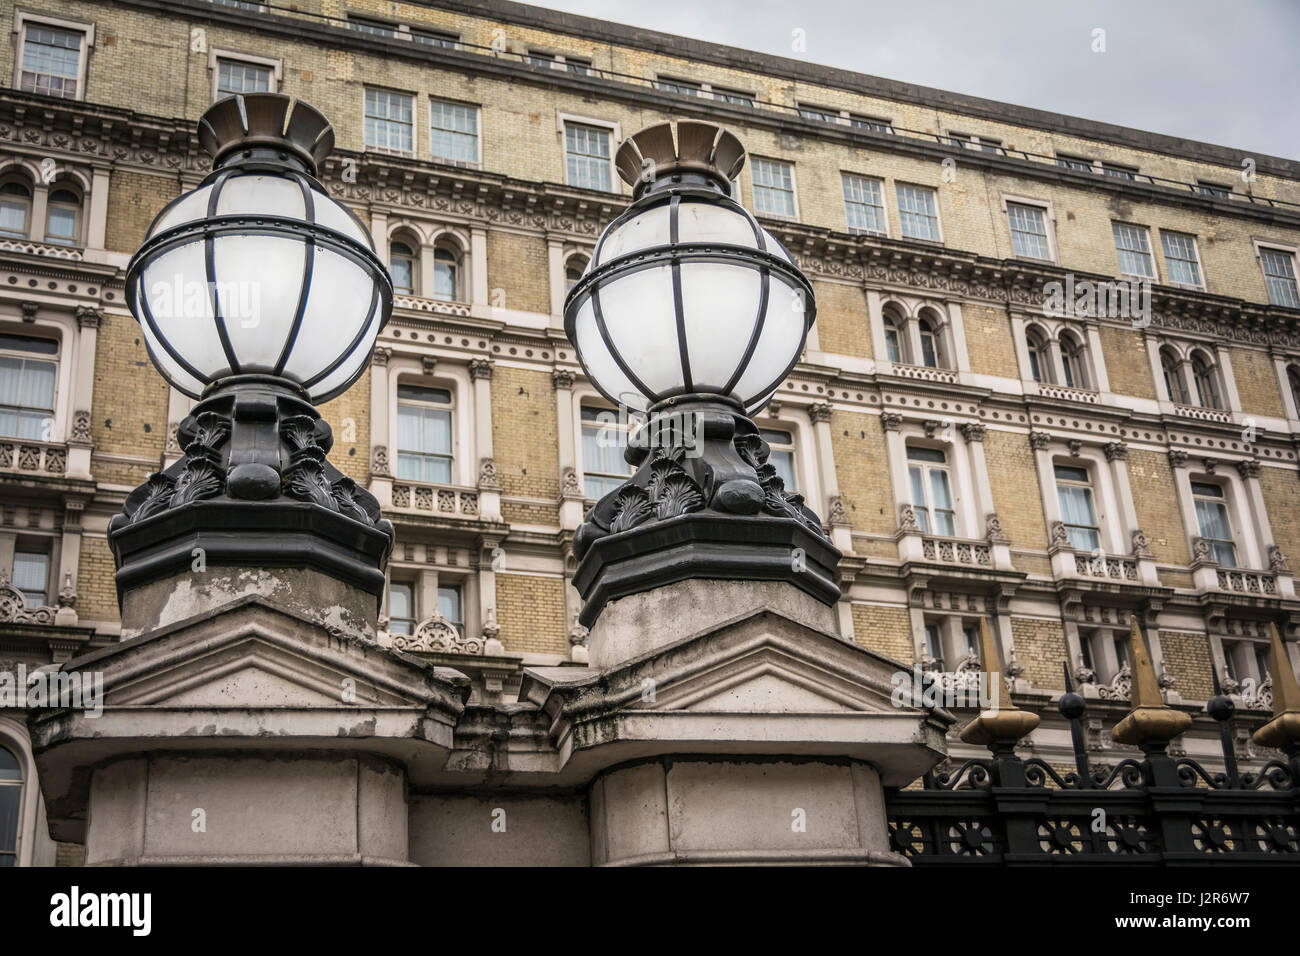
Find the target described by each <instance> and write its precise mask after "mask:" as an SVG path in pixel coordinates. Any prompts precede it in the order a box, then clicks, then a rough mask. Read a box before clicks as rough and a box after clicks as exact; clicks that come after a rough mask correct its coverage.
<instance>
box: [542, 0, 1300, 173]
mask: <svg viewBox="0 0 1300 956" xmlns="http://www.w3.org/2000/svg"><path fill="white" fill-rule="evenodd" d="M537 5H540V6H548V7H551V8H552V9H556V10H564V11H568V12H570V13H580V14H583V15H585V16H592V17H599V18H600V19H604V20H613V21H615V22H618V23H625V24H631V25H634V26H640V27H648V28H650V29H654V30H661V31H663V32H665V33H675V34H678V35H681V36H688V37H694V38H696V39H700V40H711V41H713V42H715V43H725V44H728V45H729V46H738V47H743V48H745V49H749V50H757V51H761V52H765V53H773V54H780V55H784V56H793V57H806V58H807V59H808V60H810V61H812V62H815V63H822V64H826V65H829V66H838V67H844V68H846V69H851V70H856V71H858V72H861V73H870V74H874V75H876V76H884V77H889V78H891V79H895V80H902V81H904V82H908V83H916V84H920V85H922V86H932V87H937V88H939V89H944V90H952V91H955V92H960V93H969V94H972V95H975V96H983V97H987V98H988V99H993V100H1001V101H1004V102H1008V103H1016V104H1019V105H1022V106H1033V107H1037V108H1039V109H1046V110H1052V111H1055V112H1059V113H1066V114H1069V115H1072V116H1082V117H1087V118H1089V119H1097V120H1104V121H1107V122H1112V123H1118V124H1120V125H1123V126H1131V127H1136V128H1138V129H1145V130H1151V131H1154V132H1159V133H1169V134H1172V135H1176V136H1185V137H1187V138H1188V139H1196V140H1202V141H1205V142H1210V143H1218V144H1221V145H1224V146H1232V147H1237V148H1240V149H1243V150H1258V151H1260V152H1262V153H1269V154H1272V155H1275V156H1283V157H1287V158H1290V159H1297V158H1300V122H1297V120H1298V119H1300V109H1297V106H1296V104H1297V88H1298V87H1300V81H1298V77H1297V61H1298V59H1300V0H1231V2H1230V0H1181V2H1178V0H1037V2H1033V0H887V2H880V0H654V2H646V0H549V2H542V3H538V4H537ZM796 29H801V30H803V31H804V36H805V39H806V45H807V49H806V51H805V52H795V51H792V49H791V45H792V35H793V31H794V30H796ZM1097 29H1102V30H1105V37H1104V39H1105V52H1104V53H1101V52H1094V51H1093V46H1094V44H1095V40H1094V31H1095V30H1097Z"/></svg>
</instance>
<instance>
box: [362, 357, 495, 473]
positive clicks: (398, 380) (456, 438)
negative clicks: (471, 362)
mask: <svg viewBox="0 0 1300 956" xmlns="http://www.w3.org/2000/svg"><path fill="white" fill-rule="evenodd" d="M398 348H400V346H398ZM371 371H372V374H373V372H374V369H373V366H372V369H371ZM384 377H385V378H386V379H387V380H388V386H389V387H388V402H387V405H388V408H387V410H386V414H385V416H384V422H385V425H384V426H383V427H380V426H379V425H377V424H376V423H374V422H372V423H371V429H372V431H373V432H374V433H375V436H376V437H377V438H380V439H383V440H380V441H378V444H381V445H386V447H387V448H388V461H389V468H390V470H391V471H392V473H393V480H394V481H407V480H410V479H401V478H398V477H397V451H398V448H397V440H398V438H397V405H398V399H397V386H398V385H419V386H421V387H423V388H443V389H446V390H447V391H449V392H450V393H451V404H450V405H448V406H447V410H448V411H449V412H451V479H452V480H451V484H453V485H460V486H463V487H468V488H474V487H477V486H478V456H477V455H476V454H475V451H476V444H477V443H476V440H475V434H474V432H475V429H474V412H473V404H474V403H473V402H472V401H471V402H467V401H465V396H472V395H473V394H474V387H473V383H472V382H471V380H470V373H469V368H468V367H467V366H465V365H461V364H459V363H457V362H451V361H444V360H442V359H439V360H438V361H437V363H436V365H434V367H433V368H432V370H430V371H426V369H425V365H424V363H423V361H422V356H418V355H415V354H409V353H403V354H398V351H397V349H396V348H395V349H394V351H393V355H392V358H390V359H389V361H388V373H387V375H386V376H384ZM374 441H375V439H374V438H372V442H374Z"/></svg>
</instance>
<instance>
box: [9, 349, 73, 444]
mask: <svg viewBox="0 0 1300 956" xmlns="http://www.w3.org/2000/svg"><path fill="white" fill-rule="evenodd" d="M58 352H59V343H58V342H56V341H55V340H54V339H40V338H33V337H31V336H27V335H0V435H4V436H5V437H8V438H33V439H36V440H37V441H49V440H50V429H51V428H52V426H53V423H54V381H55V373H56V371H57V369H58V366H57V365H56V363H54V362H52V361H48V360H42V359H40V358H38V356H42V355H57V354H58Z"/></svg>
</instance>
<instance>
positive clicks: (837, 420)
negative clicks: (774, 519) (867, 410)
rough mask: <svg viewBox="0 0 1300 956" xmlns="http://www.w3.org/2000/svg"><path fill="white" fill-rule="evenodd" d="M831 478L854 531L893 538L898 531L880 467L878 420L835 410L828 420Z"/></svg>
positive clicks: (890, 492)
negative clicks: (830, 436) (832, 466)
mask: <svg viewBox="0 0 1300 956" xmlns="http://www.w3.org/2000/svg"><path fill="white" fill-rule="evenodd" d="M831 435H832V437H833V439H834V440H833V441H832V443H831V445H832V448H833V449H834V453H835V475H836V478H837V479H838V481H839V485H840V495H841V497H842V498H843V499H844V505H845V509H846V511H847V512H848V516H849V522H850V523H851V524H852V526H853V528H854V529H855V530H857V531H874V532H876V533H879V534H893V533H894V531H896V530H897V529H898V509H897V508H896V507H894V491H893V485H892V482H891V480H890V477H889V471H888V469H887V468H886V467H884V465H883V463H884V462H885V461H886V460H887V458H886V455H885V436H884V433H883V432H882V431H881V427H880V416H878V415H864V414H861V413H859V412H846V411H840V410H838V409H837V410H836V411H835V412H834V414H833V415H832V416H831Z"/></svg>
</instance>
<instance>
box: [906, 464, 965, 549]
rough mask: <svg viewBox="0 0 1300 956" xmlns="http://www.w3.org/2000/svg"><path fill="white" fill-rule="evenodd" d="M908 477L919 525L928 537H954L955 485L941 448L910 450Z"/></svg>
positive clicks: (913, 507)
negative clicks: (953, 501)
mask: <svg viewBox="0 0 1300 956" xmlns="http://www.w3.org/2000/svg"><path fill="white" fill-rule="evenodd" d="M907 477H908V485H909V487H910V489H911V493H912V509H913V510H914V511H915V512H916V523H917V524H918V525H920V527H921V531H923V532H924V533H926V534H940V535H945V536H947V537H953V536H954V535H956V533H957V520H956V512H955V511H954V510H953V506H952V484H951V481H950V480H949V477H948V456H947V455H946V454H944V452H943V451H942V450H941V449H939V448H922V447H917V446H909V447H908V449H907Z"/></svg>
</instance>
